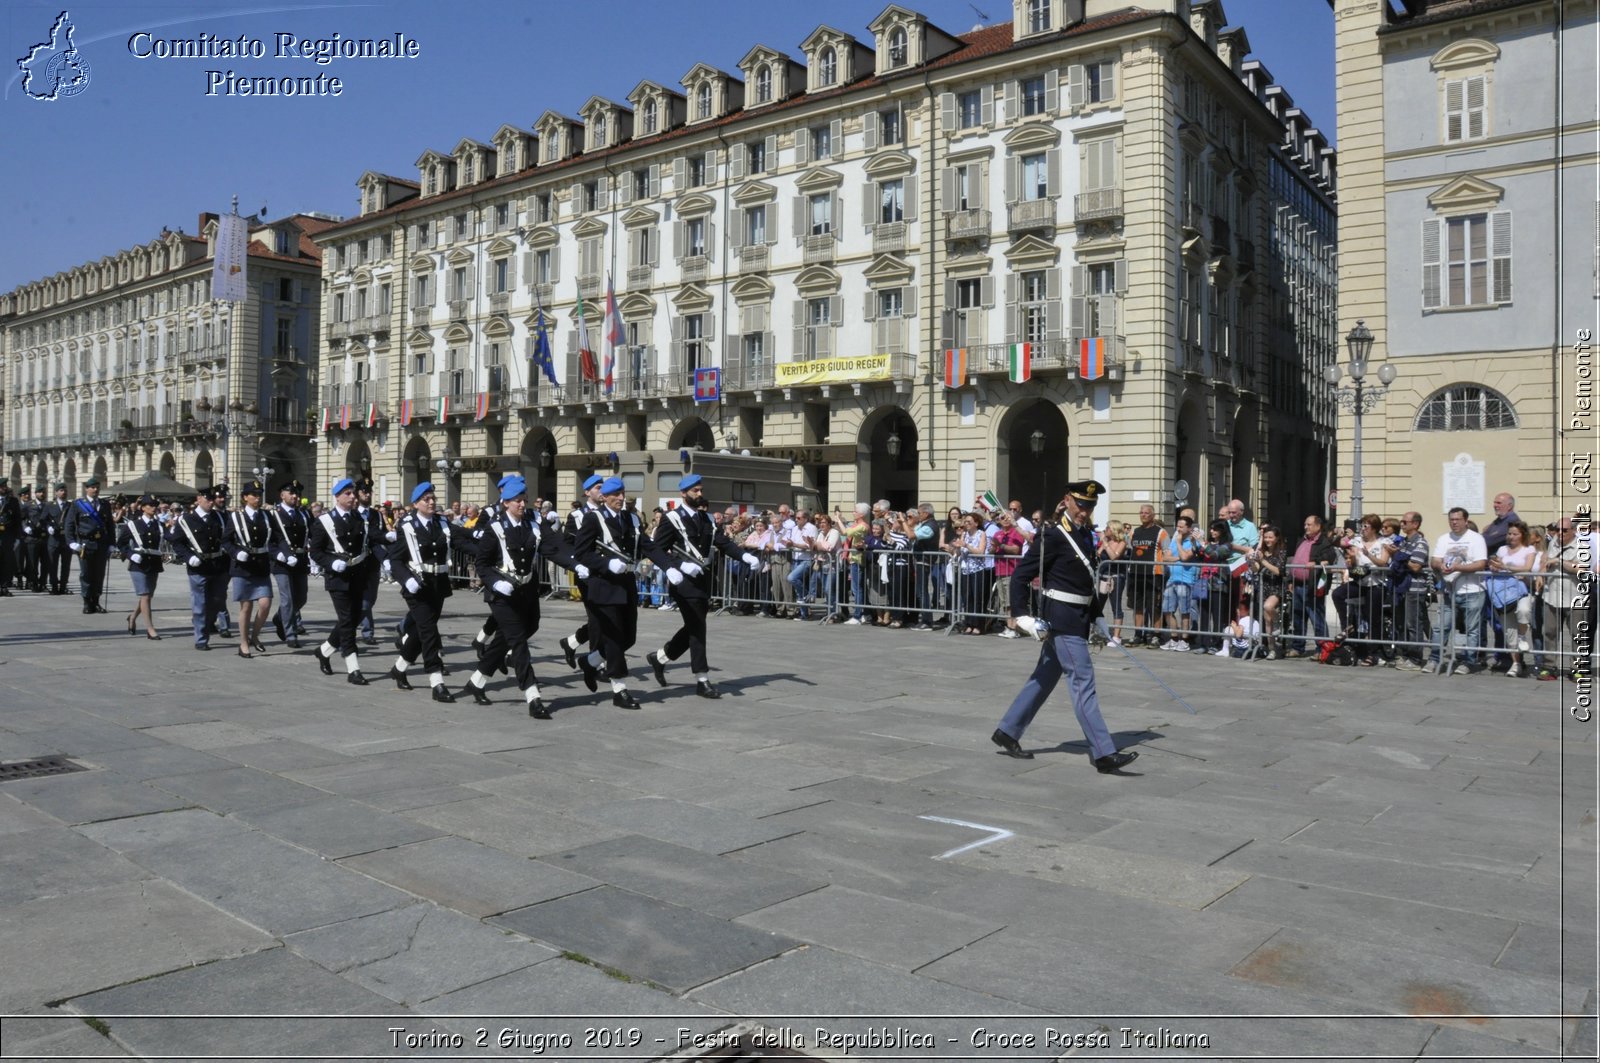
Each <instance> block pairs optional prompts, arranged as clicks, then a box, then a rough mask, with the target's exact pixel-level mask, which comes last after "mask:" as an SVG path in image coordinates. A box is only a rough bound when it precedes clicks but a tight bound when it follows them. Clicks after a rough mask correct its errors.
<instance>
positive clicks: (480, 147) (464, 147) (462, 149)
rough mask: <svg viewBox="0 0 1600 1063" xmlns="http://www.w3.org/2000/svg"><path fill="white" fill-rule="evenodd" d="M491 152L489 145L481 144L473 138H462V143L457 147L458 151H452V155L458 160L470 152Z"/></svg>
mask: <svg viewBox="0 0 1600 1063" xmlns="http://www.w3.org/2000/svg"><path fill="white" fill-rule="evenodd" d="M489 150H490V148H489V145H487V144H482V143H479V142H478V141H476V140H473V139H472V138H471V137H462V138H461V143H459V144H457V145H456V150H454V151H452V152H451V153H450V154H451V155H454V156H456V157H457V158H460V157H461V156H462V155H465V154H467V153H468V152H471V151H489Z"/></svg>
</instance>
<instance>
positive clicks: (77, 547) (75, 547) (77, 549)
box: [67, 543, 83, 554]
mask: <svg viewBox="0 0 1600 1063" xmlns="http://www.w3.org/2000/svg"><path fill="white" fill-rule="evenodd" d="M67 549H68V550H71V551H72V552H73V553H75V554H76V553H81V552H82V551H83V544H82V543H68V544H67Z"/></svg>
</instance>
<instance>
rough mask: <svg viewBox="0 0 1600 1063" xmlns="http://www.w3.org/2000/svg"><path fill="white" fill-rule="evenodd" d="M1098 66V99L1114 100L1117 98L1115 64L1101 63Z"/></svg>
mask: <svg viewBox="0 0 1600 1063" xmlns="http://www.w3.org/2000/svg"><path fill="white" fill-rule="evenodd" d="M1100 66H1101V70H1100V98H1101V99H1102V100H1114V99H1116V98H1117V64H1116V63H1101V64H1100Z"/></svg>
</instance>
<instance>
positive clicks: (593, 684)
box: [578, 657, 600, 694]
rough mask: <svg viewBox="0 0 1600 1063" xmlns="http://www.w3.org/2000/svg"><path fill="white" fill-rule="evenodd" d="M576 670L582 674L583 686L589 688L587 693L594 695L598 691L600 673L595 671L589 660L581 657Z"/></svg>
mask: <svg viewBox="0 0 1600 1063" xmlns="http://www.w3.org/2000/svg"><path fill="white" fill-rule="evenodd" d="M578 668H579V670H580V671H582V672H583V685H584V686H586V687H588V688H589V693H591V694H594V693H596V692H598V691H599V689H600V673H599V672H597V671H595V668H594V666H593V665H592V664H590V663H589V658H587V657H582V658H580V659H579V660H578Z"/></svg>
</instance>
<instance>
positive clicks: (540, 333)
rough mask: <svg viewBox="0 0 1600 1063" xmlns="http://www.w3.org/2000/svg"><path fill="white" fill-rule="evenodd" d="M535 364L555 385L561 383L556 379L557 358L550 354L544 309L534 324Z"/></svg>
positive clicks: (557, 385)
mask: <svg viewBox="0 0 1600 1063" xmlns="http://www.w3.org/2000/svg"><path fill="white" fill-rule="evenodd" d="M533 364H534V366H535V367H536V368H539V369H542V370H544V375H545V376H546V377H547V378H548V379H549V381H550V383H551V384H552V385H553V386H556V387H559V386H560V385H561V382H560V381H559V380H557V379H556V363H555V359H554V358H553V357H551V355H550V336H549V334H548V333H546V332H545V330H544V311H543V310H540V311H539V314H538V317H537V319H536V320H535V322H534V326H533Z"/></svg>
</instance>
